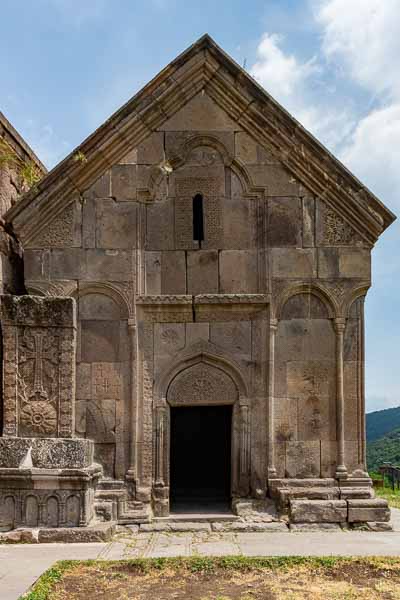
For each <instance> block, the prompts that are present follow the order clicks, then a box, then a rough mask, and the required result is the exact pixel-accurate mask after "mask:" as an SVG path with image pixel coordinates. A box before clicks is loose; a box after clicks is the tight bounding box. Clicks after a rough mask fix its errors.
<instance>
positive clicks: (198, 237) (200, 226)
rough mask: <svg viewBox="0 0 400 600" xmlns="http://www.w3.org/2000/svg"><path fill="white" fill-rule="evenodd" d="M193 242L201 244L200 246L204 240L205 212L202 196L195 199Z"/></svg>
mask: <svg viewBox="0 0 400 600" xmlns="http://www.w3.org/2000/svg"><path fill="white" fill-rule="evenodd" d="M193 240H194V241H195V242H199V245H201V242H202V241H203V240H204V211H203V196H202V195H201V194H196V195H195V197H194V198H193Z"/></svg>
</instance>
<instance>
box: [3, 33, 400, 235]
mask: <svg viewBox="0 0 400 600" xmlns="http://www.w3.org/2000/svg"><path fill="white" fill-rule="evenodd" d="M201 90H204V92H205V93H206V94H207V95H208V96H209V97H210V98H211V99H212V100H213V101H214V102H215V103H216V104H217V105H218V106H219V107H220V108H222V109H223V110H224V111H225V112H226V113H227V115H228V116H229V118H230V119H232V120H233V121H235V122H236V123H238V125H240V127H241V128H242V129H243V130H244V131H246V132H247V133H248V134H249V135H250V136H252V137H253V138H254V139H256V140H257V142H258V143H259V144H260V145H261V146H263V147H264V148H265V149H267V150H268V151H269V152H270V153H272V154H273V155H274V156H275V157H276V158H277V159H278V160H279V161H280V163H281V164H282V166H284V167H285V168H286V169H288V171H289V172H290V173H292V174H293V176H294V177H295V178H296V179H297V180H298V181H300V182H301V183H302V184H303V185H304V186H305V187H306V188H308V189H309V190H310V191H311V192H313V193H314V194H315V195H316V196H317V197H318V198H320V199H322V200H323V201H324V202H325V203H326V204H327V205H328V206H329V207H330V208H331V209H332V210H333V211H335V212H336V213H338V214H339V215H340V216H341V218H343V219H344V220H345V221H346V222H348V223H349V224H350V225H351V226H352V227H353V228H354V230H355V231H357V232H358V233H359V234H360V235H361V236H362V237H363V238H364V239H365V240H366V241H367V242H368V243H370V244H371V245H372V244H373V243H374V242H375V241H376V239H377V238H378V236H379V235H380V233H382V231H383V230H384V229H386V227H388V226H389V225H390V224H391V223H392V222H393V221H394V219H395V218H396V217H395V215H394V214H393V213H392V212H391V211H390V210H388V209H387V208H386V207H385V206H384V204H382V202H380V201H379V200H378V199H377V198H376V197H375V196H374V195H373V194H372V193H371V192H370V191H369V190H368V189H367V188H366V187H365V186H363V185H362V183H360V181H359V180H358V179H357V178H355V177H354V176H353V175H352V174H351V173H350V172H349V171H348V170H347V169H346V168H345V167H344V166H343V165H342V164H341V163H340V162H339V161H338V160H337V159H336V158H335V157H334V156H333V155H332V154H331V153H330V152H328V151H327V150H326V148H324V146H322V144H320V143H319V142H318V141H317V140H316V139H315V138H314V137H313V136H312V135H311V134H310V133H309V132H308V131H307V130H306V129H304V127H302V125H300V123H298V122H297V121H296V120H295V119H294V118H293V117H292V116H291V115H290V114H289V113H288V112H287V111H286V110H285V109H284V108H282V106H280V105H279V104H278V103H277V102H276V101H275V100H274V99H273V98H272V97H271V96H270V95H269V94H268V93H267V92H266V91H265V90H264V89H263V88H261V87H260V86H259V85H258V84H257V82H256V81H254V80H253V79H252V78H251V77H250V75H248V73H246V72H245V71H244V70H243V69H242V68H241V67H240V66H239V65H237V64H236V63H235V62H234V61H233V60H232V59H231V58H230V57H229V56H228V55H227V54H225V52H224V51H223V50H222V49H221V48H219V46H217V44H216V43H215V42H214V41H213V40H212V39H211V38H210V37H209V36H208V35H205V36H203V37H201V38H200V39H199V40H198V41H197V42H196V43H195V44H193V45H192V46H191V47H190V48H188V49H187V50H186V51H185V52H184V53H183V54H181V55H180V56H178V58H176V59H175V60H174V61H172V62H171V63H170V64H169V65H168V66H167V67H166V68H165V69H163V70H162V71H161V72H160V73H159V74H158V75H157V76H156V77H155V78H154V79H153V80H152V81H151V82H150V83H149V84H147V85H146V86H145V87H144V88H143V89H142V90H141V91H140V92H139V93H138V94H136V95H135V96H134V97H133V98H132V99H131V100H130V101H129V102H127V103H126V104H125V105H124V106H123V107H122V108H121V109H120V110H118V111H117V112H116V113H115V114H114V115H113V116H112V117H111V118H110V119H108V120H107V121H106V122H105V123H104V124H103V125H102V126H101V127H99V128H98V129H97V130H96V131H95V132H94V133H93V134H92V135H91V136H90V137H88V138H87V139H86V140H85V141H84V142H83V143H82V144H81V145H80V146H79V147H78V148H76V149H75V150H74V151H73V152H72V153H71V154H70V155H69V156H67V157H66V158H65V159H64V160H63V161H62V162H61V163H60V164H58V165H57V166H56V167H55V168H54V169H53V170H52V171H50V173H49V174H48V175H47V176H46V177H45V178H44V179H43V180H42V181H40V182H39V184H38V185H37V186H36V187H35V189H34V190H31V191H30V192H29V193H28V194H26V195H25V196H24V197H23V198H21V200H20V201H19V202H18V203H17V204H16V205H15V206H13V207H12V208H11V209H10V210H9V211H8V213H7V214H6V216H5V218H6V221H7V222H8V223H12V225H13V228H14V230H15V232H16V233H17V234H18V235H19V237H20V239H21V241H22V242H23V243H28V242H29V241H30V240H31V239H32V238H33V237H34V236H35V235H36V234H37V233H38V231H40V230H41V229H43V228H44V227H45V226H46V225H47V224H48V223H50V222H51V221H52V220H53V219H54V217H55V216H56V215H58V214H60V213H61V212H62V211H63V210H65V208H66V207H67V206H68V204H69V203H70V202H71V201H72V200H73V199H74V198H76V197H77V196H79V195H81V194H82V193H83V192H84V191H85V190H87V188H88V187H90V186H91V185H92V184H93V183H94V182H95V181H96V180H97V179H98V177H100V176H101V174H102V173H103V172H104V171H105V170H106V169H109V168H111V167H112V166H113V165H114V164H116V163H118V162H119V160H121V159H122V158H123V156H124V155H125V154H126V151H127V147H135V146H138V145H139V144H140V143H142V142H143V141H144V140H145V139H146V138H147V137H148V136H149V135H151V133H152V132H153V131H155V130H157V129H158V128H160V127H161V126H162V125H163V124H164V123H165V122H166V121H168V120H170V119H171V118H172V117H173V116H174V114H176V113H177V112H178V111H179V110H180V109H181V108H182V107H184V106H185V105H186V104H187V103H188V102H189V101H190V99H191V98H193V97H194V96H195V95H196V94H197V93H198V92H200V91H201ZM79 156H83V157H84V160H83V161H82V160H79V159H77V158H78V157H79Z"/></svg>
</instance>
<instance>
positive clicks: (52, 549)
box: [0, 509, 400, 600]
mask: <svg viewBox="0 0 400 600" xmlns="http://www.w3.org/2000/svg"><path fill="white" fill-rule="evenodd" d="M392 515H393V526H394V531H392V532H382V533H374V532H367V531H348V532H343V531H326V532H325V531H324V532H301V533H289V532H287V533H284V532H282V533H281V532H279V533H276V532H270V533H266V532H256V533H236V534H235V533H207V532H201V531H198V532H195V533H172V532H171V533H164V532H160V533H156V532H153V533H140V534H136V535H130V536H126V537H124V538H121V537H119V539H116V540H115V541H112V542H109V543H104V544H22V545H4V546H0V598H1V600H16V599H17V598H19V596H20V595H21V594H23V592H24V591H25V590H27V589H28V588H29V586H30V585H32V584H33V583H34V581H35V580H36V579H37V578H38V577H39V576H40V574H41V573H43V571H45V570H46V569H47V568H48V567H50V565H52V564H53V563H54V562H55V561H56V560H62V559H88V558H98V559H110V560H112V559H121V558H137V557H158V556H190V555H191V554H204V555H211V556H218V555H224V554H243V555H246V556H268V555H270V556H278V555H279V556H284V555H303V556H310V555H313V556H321V555H339V556H346V555H347V556H349V555H354V556H369V555H382V556H398V555H400V510H396V509H392Z"/></svg>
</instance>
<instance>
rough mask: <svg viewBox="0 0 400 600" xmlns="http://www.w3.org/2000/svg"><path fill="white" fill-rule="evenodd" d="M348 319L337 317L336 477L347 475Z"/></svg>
mask: <svg viewBox="0 0 400 600" xmlns="http://www.w3.org/2000/svg"><path fill="white" fill-rule="evenodd" d="M345 327H346V319H343V318H336V319H335V332H336V440H337V461H336V477H337V478H338V479H340V478H343V477H347V468H346V465H345V450H344V364H343V335H344V330H345Z"/></svg>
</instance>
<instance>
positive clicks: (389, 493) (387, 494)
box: [375, 487, 400, 508]
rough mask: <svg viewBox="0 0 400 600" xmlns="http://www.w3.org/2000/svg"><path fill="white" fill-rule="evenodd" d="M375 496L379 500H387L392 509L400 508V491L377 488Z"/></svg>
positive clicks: (389, 488)
mask: <svg viewBox="0 0 400 600" xmlns="http://www.w3.org/2000/svg"><path fill="white" fill-rule="evenodd" d="M375 494H376V495H377V496H378V497H379V498H385V500H387V501H388V503H389V506H391V507H392V508H400V490H398V489H395V490H392V488H391V487H384V488H375Z"/></svg>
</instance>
